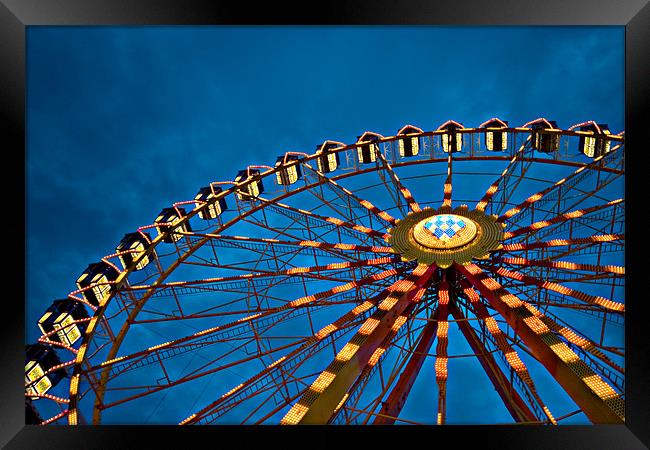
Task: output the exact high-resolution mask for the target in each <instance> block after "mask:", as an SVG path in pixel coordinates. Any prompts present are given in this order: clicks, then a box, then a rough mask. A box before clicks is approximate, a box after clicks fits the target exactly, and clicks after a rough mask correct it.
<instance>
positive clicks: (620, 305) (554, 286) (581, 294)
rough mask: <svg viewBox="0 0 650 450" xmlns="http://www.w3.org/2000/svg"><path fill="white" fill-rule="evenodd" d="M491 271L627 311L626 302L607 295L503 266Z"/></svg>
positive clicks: (605, 306) (606, 306)
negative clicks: (577, 288) (614, 299)
mask: <svg viewBox="0 0 650 450" xmlns="http://www.w3.org/2000/svg"><path fill="white" fill-rule="evenodd" d="M490 271H492V272H494V273H496V274H498V275H501V276H504V277H506V278H510V279H513V280H517V281H521V282H523V283H525V284H534V285H535V286H538V287H541V288H543V289H548V290H551V291H554V292H557V293H559V294H562V295H568V296H570V297H573V298H576V299H578V300H581V301H583V302H585V303H589V304H592V305H598V306H602V307H603V308H605V309H608V310H611V311H619V312H625V304H624V303H620V302H614V301H612V300H608V299H606V298H605V297H600V296H595V295H589V294H586V293H584V292H581V291H578V290H575V289H571V288H569V287H566V286H563V285H561V284H558V283H552V282H550V281H545V280H540V279H538V278H535V277H531V276H528V275H524V274H522V273H520V272H515V271H511V270H507V269H504V268H503V267H499V268H492V267H491V268H490Z"/></svg>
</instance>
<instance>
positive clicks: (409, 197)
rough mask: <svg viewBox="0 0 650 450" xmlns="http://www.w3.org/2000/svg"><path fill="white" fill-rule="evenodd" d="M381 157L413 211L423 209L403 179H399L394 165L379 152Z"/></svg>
mask: <svg viewBox="0 0 650 450" xmlns="http://www.w3.org/2000/svg"><path fill="white" fill-rule="evenodd" d="M379 159H381V160H382V162H383V163H384V165H385V166H386V168H388V172H389V173H390V175H391V177H393V180H394V181H395V184H397V187H398V188H399V191H400V192H401V193H402V196H403V197H404V199H405V200H406V203H407V204H408V205H409V208H410V209H411V211H413V212H420V211H422V208H420V205H419V204H418V202H416V201H415V199H414V198H413V194H411V191H409V190H408V189H407V188H406V186H404V185H403V184H402V181H401V180H400V179H399V177H398V176H397V174H396V173H395V171H394V170H393V167H392V166H391V165H390V164H389V163H388V161H387V160H386V158H385V157H384V155H383V154H382V153H381V152H379Z"/></svg>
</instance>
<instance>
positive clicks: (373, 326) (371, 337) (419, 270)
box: [281, 265, 435, 425]
mask: <svg viewBox="0 0 650 450" xmlns="http://www.w3.org/2000/svg"><path fill="white" fill-rule="evenodd" d="M434 269H435V266H426V265H418V267H416V268H415V269H414V271H413V273H412V274H411V275H410V276H409V277H408V278H406V279H403V280H399V281H397V282H396V283H395V284H393V285H392V286H391V288H389V289H390V290H391V294H390V295H389V296H388V297H387V298H386V299H385V300H383V301H382V302H381V303H380V304H379V306H378V309H377V311H376V312H375V313H374V314H373V315H372V317H370V318H369V319H368V320H366V322H365V323H364V324H363V325H362V326H361V328H359V331H357V334H356V335H355V336H354V337H353V338H352V339H351V340H350V341H349V342H348V343H347V344H346V345H345V346H344V347H343V348H342V349H341V351H340V352H339V353H338V354H337V355H336V358H335V359H334V361H332V363H331V364H330V365H329V366H328V367H327V369H326V370H325V371H323V372H322V373H321V375H320V376H319V377H318V378H317V379H316V381H314V383H312V385H311V386H310V387H309V389H308V390H307V391H306V392H305V394H304V395H303V396H302V398H301V399H300V400H299V401H298V403H296V404H294V405H293V407H292V408H291V409H290V410H289V412H288V413H287V414H286V415H285V416H284V418H283V419H282V422H281V423H282V424H286V425H289V424H298V423H327V421H328V420H329V419H330V417H331V416H332V414H333V413H334V410H335V409H336V407H337V405H338V404H339V403H340V402H341V400H342V399H343V396H344V395H345V393H346V392H347V391H348V389H349V388H350V387H351V386H352V384H353V383H354V380H355V379H356V378H357V377H358V376H359V374H360V372H361V370H362V369H363V367H365V365H366V364H369V363H370V362H371V361H372V360H373V356H374V357H377V356H376V353H375V351H376V350H377V349H378V347H379V345H380V343H381V341H382V340H383V339H384V338H385V336H386V334H387V333H388V332H390V329H391V328H392V327H393V326H394V324H395V323H399V322H397V320H398V319H399V318H400V317H403V316H401V314H402V312H403V311H404V309H405V308H406V307H407V306H408V304H409V303H410V302H411V301H412V299H413V296H414V295H420V296H421V295H423V294H424V289H422V288H423V287H424V286H425V285H426V284H427V283H428V281H429V279H430V277H431V275H432V274H433V271H434ZM403 320H405V318H404V319H403ZM402 324H403V322H402ZM400 326H401V324H400Z"/></svg>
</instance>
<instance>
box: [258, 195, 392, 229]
mask: <svg viewBox="0 0 650 450" xmlns="http://www.w3.org/2000/svg"><path fill="white" fill-rule="evenodd" d="M258 200H261V201H262V202H264V203H270V204H273V205H274V206H278V207H280V208H283V209H287V210H289V211H293V212H297V213H300V214H303V215H305V216H308V217H313V218H315V219H319V220H322V221H325V222H329V223H331V224H333V225H336V226H339V227H345V228H349V229H352V230H355V231H358V232H360V233H364V234H367V235H368V236H374V237H378V238H381V239H386V238H387V237H388V236H389V235H388V234H387V233H382V232H380V231H376V230H373V229H372V228H368V227H365V226H362V225H359V224H356V223H352V222H346V221H344V220H341V219H339V218H336V217H327V216H321V215H320V214H316V213H313V212H311V211H306V210H304V209H300V208H294V207H293V206H289V205H286V204H284V203H280V202H272V201H270V200H267V199H265V198H262V197H258Z"/></svg>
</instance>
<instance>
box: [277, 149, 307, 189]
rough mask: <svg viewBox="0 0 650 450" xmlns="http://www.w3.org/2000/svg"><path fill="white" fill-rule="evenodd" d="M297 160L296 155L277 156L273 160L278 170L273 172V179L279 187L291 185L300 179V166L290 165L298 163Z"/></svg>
mask: <svg viewBox="0 0 650 450" xmlns="http://www.w3.org/2000/svg"><path fill="white" fill-rule="evenodd" d="M299 159H300V157H299V156H298V155H284V156H278V158H277V159H276V160H275V167H276V168H278V167H279V168H280V169H279V170H278V171H277V172H275V177H276V181H277V182H278V184H279V185H284V186H286V185H289V184H293V183H295V182H296V181H298V180H299V179H300V178H301V177H302V169H301V168H300V164H291V161H298V160H299Z"/></svg>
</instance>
